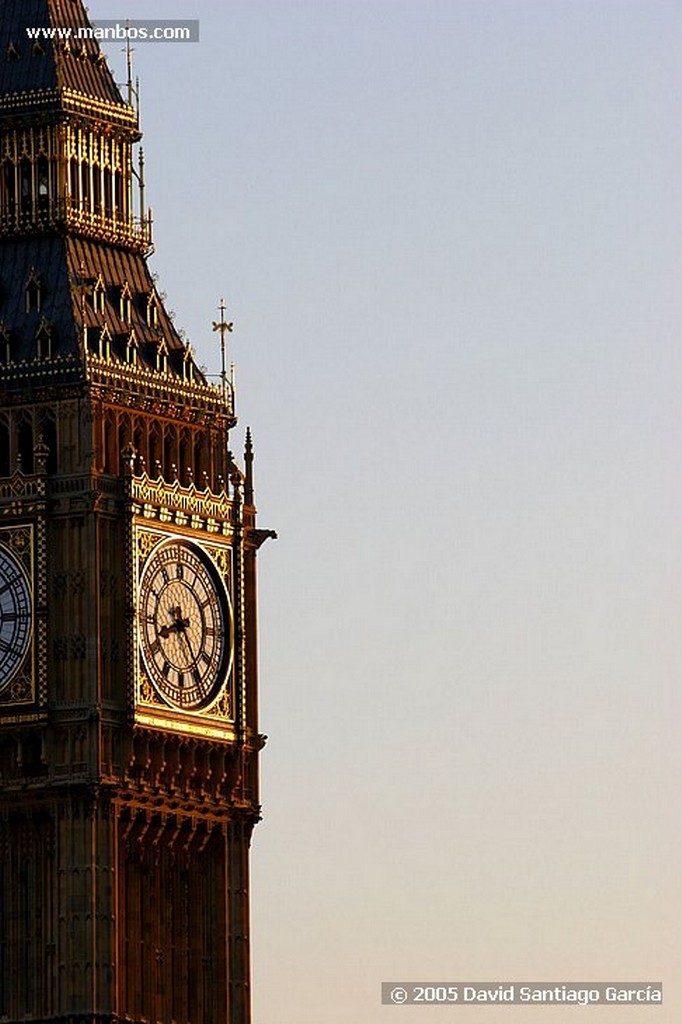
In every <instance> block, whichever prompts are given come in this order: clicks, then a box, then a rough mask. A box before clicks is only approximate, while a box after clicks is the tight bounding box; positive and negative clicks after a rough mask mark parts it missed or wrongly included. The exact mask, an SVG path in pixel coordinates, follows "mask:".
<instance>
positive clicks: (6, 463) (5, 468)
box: [0, 420, 12, 476]
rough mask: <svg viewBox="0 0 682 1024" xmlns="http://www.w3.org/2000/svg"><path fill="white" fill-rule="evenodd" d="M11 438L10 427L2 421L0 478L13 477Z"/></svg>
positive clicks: (0, 431) (0, 426)
mask: <svg viewBox="0 0 682 1024" xmlns="http://www.w3.org/2000/svg"><path fill="white" fill-rule="evenodd" d="M9 438H10V434H9V427H8V426H7V424H6V423H5V421H4V420H0V476H11V475H12V466H11V455H10V443H9Z"/></svg>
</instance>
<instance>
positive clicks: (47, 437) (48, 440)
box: [42, 418, 58, 473]
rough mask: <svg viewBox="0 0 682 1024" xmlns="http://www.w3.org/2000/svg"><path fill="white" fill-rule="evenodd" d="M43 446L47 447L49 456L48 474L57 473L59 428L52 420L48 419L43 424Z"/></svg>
mask: <svg viewBox="0 0 682 1024" xmlns="http://www.w3.org/2000/svg"><path fill="white" fill-rule="evenodd" d="M42 433H43V444H44V445H46V446H47V448H48V451H49V454H48V456H47V472H48V473H56V472H57V468H58V467H57V427H56V425H55V422H54V420H53V419H52V418H48V419H46V420H45V421H44V423H43V431H42Z"/></svg>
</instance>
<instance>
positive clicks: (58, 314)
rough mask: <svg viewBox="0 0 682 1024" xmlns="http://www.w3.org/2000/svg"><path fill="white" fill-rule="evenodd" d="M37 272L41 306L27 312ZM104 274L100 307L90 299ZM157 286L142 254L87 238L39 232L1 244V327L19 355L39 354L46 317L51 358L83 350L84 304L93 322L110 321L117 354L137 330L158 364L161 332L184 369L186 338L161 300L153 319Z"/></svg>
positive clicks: (146, 356)
mask: <svg viewBox="0 0 682 1024" xmlns="http://www.w3.org/2000/svg"><path fill="white" fill-rule="evenodd" d="M32 276H33V277H34V279H37V281H38V282H39V286H40V292H41V308H40V310H36V309H31V310H30V311H29V312H27V310H26V286H27V282H28V281H29V279H30V278H31V277H32ZM100 276H101V280H102V284H103V286H104V309H103V311H102V312H99V311H96V310H95V308H93V299H92V292H93V287H94V285H95V284H96V282H97V281H98V279H99V278H100ZM126 284H127V285H128V288H129V290H130V294H131V301H130V319H129V320H123V319H121V302H120V296H121V290H122V288H123V287H124V286H125V285H126ZM81 285H83V286H84V287H83V289H82V290H81V288H80V286H81ZM155 293H156V290H155V286H154V281H153V279H152V277H151V274H150V272H149V268H148V266H147V263H146V260H145V258H144V257H143V256H141V255H140V254H138V253H135V252H131V251H129V250H126V249H119V248H115V247H113V246H110V245H107V244H105V243H100V242H94V241H90V240H88V239H83V238H69V237H67V238H61V237H56V236H52V237H50V236H43V237H41V236H35V237H30V238H22V239H14V240H12V241H6V242H3V243H1V244H0V330H2V329H4V330H6V331H8V332H9V338H10V344H11V353H12V361H13V362H14V363H18V362H22V361H23V360H32V359H33V358H34V357H35V353H36V335H37V333H38V330H39V328H40V326H41V324H43V322H44V323H45V324H46V325H47V327H48V328H49V330H50V333H51V338H52V356H53V358H55V357H60V356H61V357H65V356H78V355H79V353H80V351H81V343H82V337H83V333H82V311H83V307H84V308H85V319H86V325H87V327H88V329H89V330H91V331H95V330H98V329H101V328H103V327H104V326H105V325H106V326H107V327H108V329H109V332H110V334H111V337H112V345H111V348H112V359H114V360H116V359H120V360H124V359H125V347H126V343H127V339H128V337H129V335H130V332H131V330H132V331H134V332H135V337H136V339H137V342H138V346H139V348H138V354H139V359H140V362H141V363H143V364H145V363H146V364H147V365H148V366H150V367H153V366H154V365H155V351H156V347H157V345H158V342H159V339H160V338H161V337H163V338H164V339H165V342H166V345H167V347H168V351H169V354H170V360H171V364H170V365H171V369H173V368H175V369H177V370H178V372H179V371H180V368H181V367H180V364H181V361H182V358H183V356H184V353H185V348H186V346H185V344H184V343H183V341H182V339H181V338H180V337H179V335H178V333H177V331H176V330H175V328H174V326H173V323H172V321H171V320H170V318H169V316H168V313H167V312H166V310H165V308H164V306H163V303H162V302H161V301H160V300H159V301H158V302H157V323H156V324H153V323H149V322H148V317H147V303H148V300H149V297H150V295H152V294H155ZM83 296H85V299H84V300H83Z"/></svg>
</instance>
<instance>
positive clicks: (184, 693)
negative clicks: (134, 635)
mask: <svg viewBox="0 0 682 1024" xmlns="http://www.w3.org/2000/svg"><path fill="white" fill-rule="evenodd" d="M139 628H140V638H141V646H142V656H143V658H144V663H145V666H146V668H147V672H148V673H149V677H150V679H151V681H152V683H153V684H154V687H155V688H156V690H157V692H158V693H159V694H160V695H161V697H163V699H164V700H165V701H167V703H169V704H171V705H173V706H174V707H177V708H180V709H184V710H190V711H191V710H197V709H200V708H202V707H206V706H207V705H208V704H210V703H211V702H212V701H213V700H214V699H215V698H216V696H217V695H218V692H219V691H220V689H221V687H222V686H223V685H224V683H225V679H226V676H227V672H228V669H229V660H230V652H231V637H230V616H229V605H228V601H227V594H226V592H225V587H224V585H223V583H222V581H221V579H220V577H219V575H218V573H217V571H216V569H215V567H214V566H213V564H212V562H211V560H210V559H209V558H208V556H207V555H206V554H205V553H204V552H203V551H202V550H201V548H199V547H197V546H196V545H194V544H190V543H188V542H186V541H181V540H172V541H165V542H164V543H162V544H161V545H159V546H158V547H157V548H155V549H154V551H152V553H151V555H150V556H149V558H148V559H147V562H146V564H145V566H144V569H143V571H142V576H141V578H140V600H139Z"/></svg>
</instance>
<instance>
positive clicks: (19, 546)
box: [0, 522, 45, 718]
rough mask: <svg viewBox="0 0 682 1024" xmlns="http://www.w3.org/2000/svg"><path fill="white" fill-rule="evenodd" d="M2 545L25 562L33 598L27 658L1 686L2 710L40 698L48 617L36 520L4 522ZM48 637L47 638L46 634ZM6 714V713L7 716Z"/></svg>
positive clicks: (0, 527) (31, 705)
mask: <svg viewBox="0 0 682 1024" xmlns="http://www.w3.org/2000/svg"><path fill="white" fill-rule="evenodd" d="M0 545H2V547H4V548H5V549H6V550H7V551H8V552H9V553H10V554H11V555H12V556H13V557H14V558H15V559H16V560H17V562H18V563H19V564H20V565H21V567H22V569H23V570H24V572H25V574H26V579H27V581H28V587H29V593H30V602H31V613H32V621H31V635H30V640H29V644H28V648H27V650H26V654H25V655H24V658H23V661H22V663H21V665H20V666H19V668H18V669H17V671H16V672H15V674H14V675H13V676H12V678H11V680H10V681H9V682H8V684H7V686H5V687H4V688H3V689H2V690H0V712H4V711H5V709H7V708H12V709H13V710H15V709H16V710H17V711H18V710H20V709H30V708H34V707H35V705H36V701H37V696H38V694H37V686H36V681H37V676H36V648H37V641H38V638H39V637H40V638H43V633H44V626H45V624H44V621H41V620H39V619H38V618H37V615H36V609H37V604H38V602H37V600H36V528H35V524H34V523H32V522H22V523H13V524H12V525H9V524H8V525H0ZM43 639H44V638H43ZM4 717H5V716H4V715H3V718H4Z"/></svg>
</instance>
